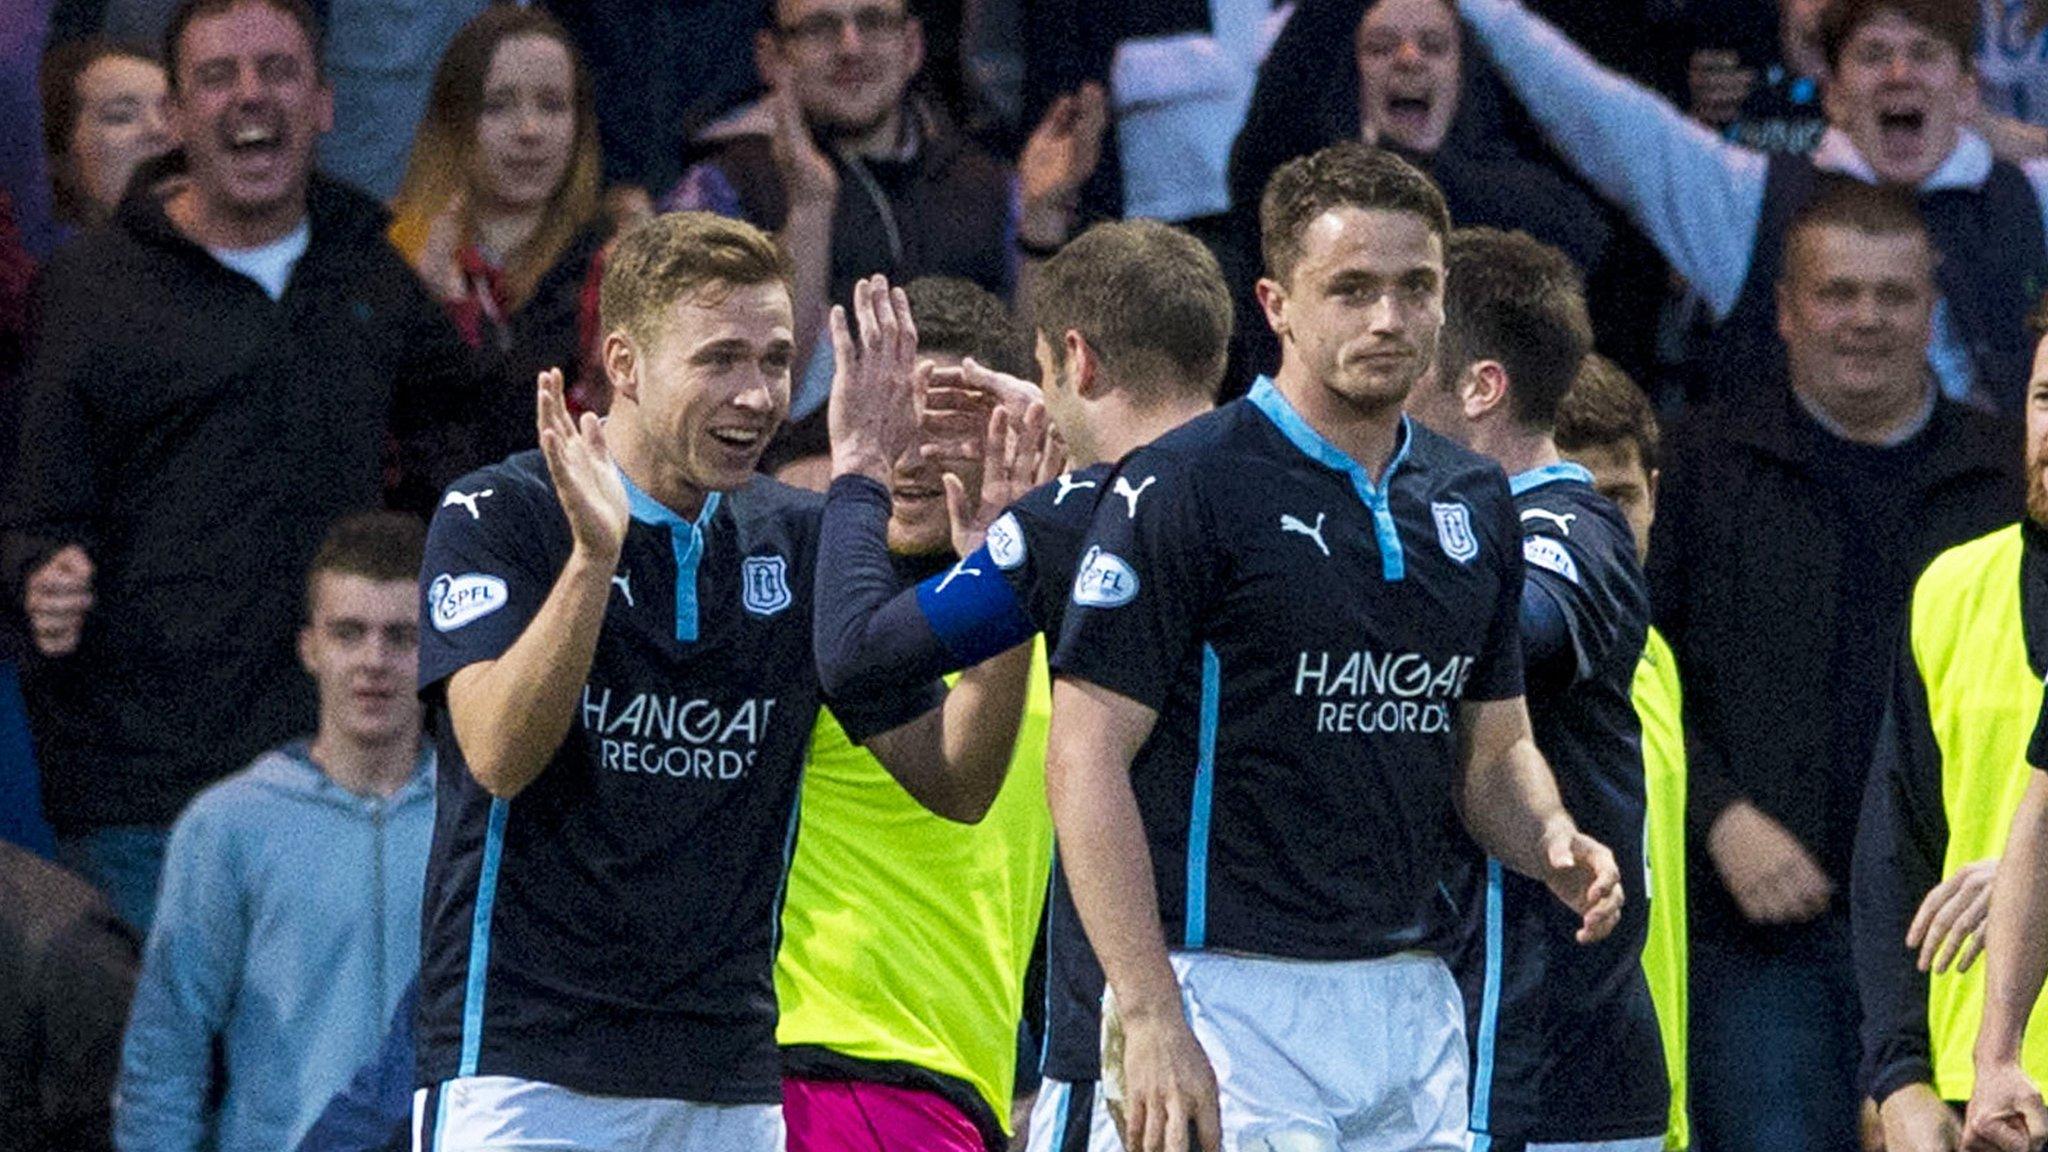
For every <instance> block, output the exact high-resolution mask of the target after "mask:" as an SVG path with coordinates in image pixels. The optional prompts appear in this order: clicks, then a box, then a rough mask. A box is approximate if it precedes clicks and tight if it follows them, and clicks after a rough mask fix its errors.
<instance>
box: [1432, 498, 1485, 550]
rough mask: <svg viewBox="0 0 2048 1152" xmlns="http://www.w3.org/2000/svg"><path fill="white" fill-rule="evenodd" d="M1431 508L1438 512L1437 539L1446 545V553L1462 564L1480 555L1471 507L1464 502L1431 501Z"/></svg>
mask: <svg viewBox="0 0 2048 1152" xmlns="http://www.w3.org/2000/svg"><path fill="white" fill-rule="evenodd" d="M1429 510H1430V511H1431V512H1433V513H1435V514H1436V539H1437V543H1439V544H1442V545H1443V546H1444V555H1446V556H1449V557H1450V558H1451V559H1453V560H1456V561H1457V562H1458V563H1460V564H1465V563H1469V562H1470V561H1471V559H1472V558H1473V557H1474V556H1477V555H1479V538H1478V537H1477V536H1474V535H1472V510H1471V509H1470V508H1467V507H1465V506H1464V505H1463V504H1438V503H1431V504H1430V506H1429Z"/></svg>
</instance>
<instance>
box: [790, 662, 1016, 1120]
mask: <svg viewBox="0 0 2048 1152" xmlns="http://www.w3.org/2000/svg"><path fill="white" fill-rule="evenodd" d="M1051 715H1052V693H1051V690H1050V687H1049V682H1048V680H1047V677H1046V671H1045V649H1044V645H1043V643H1042V642H1041V643H1040V645H1039V647H1038V649H1037V651H1036V653H1035V654H1034V657H1033V659H1032V668H1031V690H1030V696H1029V697H1028V699H1027V702H1026V705H1025V712H1024V723H1023V726H1022V728H1021V729H1019V731H1018V734H1017V751H1016V753H1015V756H1014V758H1013V759H1012V760H1011V762H1010V774H1009V778H1008V779H1007V780H1005V781H1004V783H1003V790H1002V793H1001V794H1000V795H998V796H997V797H996V802H995V805H994V806H993V807H991V808H990V809H989V812H988V816H987V817H986V818H984V819H983V820H982V822H981V823H979V824H975V825H972V826H968V825H964V824H956V823H954V822H952V821H950V820H943V819H940V818H939V817H937V816H934V815H932V814H931V813H929V812H927V811H925V810H924V808H923V807H921V806H920V805H919V804H918V803H917V801H915V800H913V799H911V798H910V795H909V793H907V792H905V791H903V789H902V787H901V786H899V785H898V784H897V783H896V781H895V780H894V779H893V778H892V777H890V775H889V773H888V771H887V770H886V769H884V768H883V767H882V765H881V764H880V763H879V762H878V761H876V759H875V758H874V757H873V756H871V755H869V754H868V753H867V751H866V750H865V749H863V748H861V747H859V746H858V745H856V744H854V743H853V742H852V741H850V740H849V739H847V736H846V731H845V729H843V728H841V727H840V726H839V721H838V720H837V719H835V718H834V717H833V716H832V714H831V713H830V712H829V711H823V712H820V713H819V714H818V723H817V727H816V728H815V729H814V730H813V731H812V733H811V748H810V760H809V762H808V764H807V765H806V767H805V769H804V782H803V817H802V819H803V825H802V828H801V830H800V831H799V832H798V835H797V848H796V856H795V858H794V860H792V861H791V864H790V871H789V891H788V896H787V899H786V901H785V902H784V904H783V909H782V949H781V951H780V952H779V953H778V954H777V955H776V958H775V994H776V998H777V999H778V1000H779V1001H780V1002H781V1006H782V1022H781V1025H780V1026H779V1027H778V1028H777V1029H776V1033H775V1038H776V1040H777V1041H778V1042H779V1043H781V1044H783V1045H797V1044H807V1045H816V1046H818V1047H822V1048H827V1049H830V1050H831V1051H833V1052H837V1053H839V1054H840V1055H843V1056H851V1057H854V1058H856V1059H861V1060H876V1061H891V1062H900V1063H905V1064H911V1065H914V1066H916V1067H918V1068H923V1069H926V1070H927V1071H932V1072H938V1073H941V1074H942V1075H946V1076H950V1077H952V1078H954V1079H956V1080H962V1081H965V1082H967V1083H969V1084H972V1085H973V1086H974V1087H975V1089H976V1090H977V1091H979V1092H980V1094H981V1096H982V1098H983V1099H984V1100H986V1101H987V1102H988V1105H989V1107H990V1108H991V1109H993V1110H994V1112H995V1114H996V1116H997V1117H998V1118H999V1119H1000V1120H1001V1121H1002V1123H1003V1125H1004V1127H1005V1128H1006V1129H1007V1128H1008V1126H1009V1118H1010V1094H1011V1090H1012V1088H1013V1087H1014V1085H1015V1083H1016V1072H1017V1069H1016V1063H1017V1021H1018V1019H1019V1017H1020V1016H1021V1014H1022V1011H1023V1002H1024V969H1025V966H1026V965H1027V964H1029V963H1030V960H1031V947H1032V944H1033V943H1034V942H1035V941H1036V939H1037V936H1038V921H1039V916H1040V914H1041V913H1042V911H1043V910H1044V906H1045V892H1046V882H1047V879H1048V876H1049V875H1050V871H1051V868H1052V816H1051V814H1050V812H1049V811H1048V809H1047V807H1046V800H1045V736H1046V727H1047V724H1048V722H1049V720H1050V718H1051Z"/></svg>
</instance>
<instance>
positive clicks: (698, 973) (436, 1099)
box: [415, 213, 1025, 1152]
mask: <svg viewBox="0 0 2048 1152" xmlns="http://www.w3.org/2000/svg"><path fill="white" fill-rule="evenodd" d="M602 297H603V298H602V303H601V310H602V312H603V317H604V327H605V329H606V332H607V335H606V337H605V342H604V348H603V362H604V366H605V371H606V375H607V376H608V378H609V379H610V381H611V384H612V388H613V391H614V395H615V400H614V404H613V407H612V415H611V419H610V420H609V421H608V422H602V423H601V422H600V421H599V420H598V419H597V418H596V417H595V416H592V415H587V414H586V415H585V416H584V417H583V418H582V420H581V422H580V424H578V423H575V422H572V421H571V420H570V417H569V414H568V411H567V409H566V407H565V406H564V403H563V399H562V381H561V374H560V373H559V372H548V373H544V374H543V376H542V378H541V384H540V389H539V401H538V431H539V439H540V443H541V449H540V451H539V452H537V453H522V454H520V455H517V456H513V457H511V458H510V459H508V460H506V461H505V462H503V463H501V464H498V465H496V466H493V467H490V468H486V469H484V470H482V471H480V472H477V473H475V474H473V475H471V476H470V477H469V478H467V479H466V480H464V481H462V482H459V483H458V484H457V485H456V487H455V488H453V489H452V490H450V491H449V493H448V494H447V497H446V498H445V500H444V501H443V504H442V507H441V509H440V512H439V514H438V515H437V517H436V518H435V521H434V524H433V526H432V528H431V530H430V533H429V539H428V547H427V560H426V564H425V566H424V567H423V569H422V576H421V579H422V583H423V588H422V592H423V594H424V603H423V604H422V611H423V618H424V621H425V623H426V624H427V625H428V627H427V628H426V629H425V630H424V644H423V647H422V651H421V655H420V680H421V694H422V696H423V697H424V698H425V699H426V700H427V701H428V702H429V704H430V705H432V706H433V710H434V712H435V724H434V728H435V736H436V742H437V745H438V747H439V751H440V757H441V772H440V793H439V808H438V812H437V818H436V827H435V837H434V848H433V855H432V859H431V861H430V863H429V867H428V878H427V896H426V909H427V910H426V912H425V914H424V922H425V923H424V927H423V932H424V939H425V944H424V948H423V956H422V962H421V964H422V974H421V1004H420V1024H419V1075H420V1083H421V1084H422V1086H423V1088H422V1091H421V1093H420V1095H419V1098H418V1101H417V1103H416V1105H415V1124H416V1127H417V1131H418V1137H417V1139H418V1141H419V1143H420V1146H421V1147H423V1148H427V1149H435V1150H440V1149H460V1148H483V1147H502V1146H503V1145H504V1143H505V1142H507V1141H512V1142H526V1141H530V1142H536V1143H538V1142H561V1143H564V1144H574V1145H575V1146H577V1147H586V1148H635V1149H657V1150H692V1152H694V1150H696V1149H723V1148H739V1147H745V1148H772V1149H780V1148H781V1147H782V1146H783V1142H784V1134H783V1120H782V1110H781V1104H780V1101H781V1098H782V1078H781V1068H780V1059H779V1055H778V1053H777V1051H776V1047H775V1000H774V983H773V976H772V970H773V964H774V954H775V944H776V936H777V928H778V921H777V912H778V904H779V901H780V896H781V890H782V885H783V882H784V879H785V875H786V869H787V864H788V858H789V852H790V848H791V842H792V838H793V837H794V835H795V832H796V796H797V785H798V778H799V774H800V770H801V765H802V758H803V750H804V746H805V744H806V742H807V741H808V739H809V736H810V733H811V729H812V723H813V721H814V719H815V717H816V714H817V709H818V707H819V704H820V698H821V695H823V694H822V693H821V692H820V690H819V686H818V684H817V682H816V679H815V677H814V676H812V675H810V674H808V673H809V672H810V671H811V670H812V669H813V667H814V665H813V663H812V661H811V659H810V653H811V647H812V636H811V622H812V617H811V604H812V580H813V578H814V575H815V572H816V559H817V534H818V527H819V523H818V521H819V513H820V503H819V501H818V500H817V498H816V497H814V496H809V495H806V494H803V493H799V492H797V491H795V490H793V489H789V488H787V487H785V486H783V485H780V484H777V483H775V482H774V481H772V480H769V479H767V478H765V477H760V476H756V475H755V474H754V472H753V468H754V464H755V461H756V459H757V458H758V457H759V455H760V451H761V448H762V446H763V445H765V444H766V443H767V442H768V439H769V437H770V436H771V435H773V433H774V431H775V427H776V424H777V423H778V422H779V421H780V420H781V418H782V415H783V413H784V411H785V409H786V406H787V403H788V397H789V366H790V361H791V358H792V345H793V341H792V338H791V334H790V324H791V320H790V295H789V268H788V264H787V262H786V260H785V258H784V257H783V256H782V254H781V253H780V252H779V251H778V250H777V248H776V246H775V244H774V242H773V241H772V240H770V239H769V238H768V237H767V236H765V235H763V234H762V233H761V232H759V231H758V230H756V229H754V228H752V227H750V226H748V225H745V224H740V223H736V222H732V221H726V220H721V219H718V218H715V217H710V216H706V215H701V214H694V213H679V214H672V215H668V216H663V217H660V218H658V219H656V220H654V221H651V222H649V223H648V224H646V225H643V226H642V227H640V228H639V229H637V230H635V231H634V232H632V233H631V234H629V235H628V236H627V237H626V238H625V239H624V240H622V241H621V242H620V244H619V247H618V249H617V250H616V253H615V255H614V258H613V259H612V261H611V262H610V264H609V266H608V268H607V269H606V272H605V278H604V284H603V288H602ZM854 303H855V308H856V311H859V312H861V313H862V314H863V315H872V314H874V313H876V312H885V313H888V314H890V315H891V316H892V317H899V318H901V320H902V322H903V324H905V325H907V312H908V306H907V305H906V303H905V302H904V300H903V297H902V294H901V293H900V292H899V293H888V292H886V291H880V292H878V291H877V289H876V287H875V286H874V285H873V284H870V283H867V282H863V283H862V285H861V286H860V288H859V289H858V290H857V291H856V293H855V300H854ZM834 324H835V327H839V328H842V329H843V327H844V325H845V317H844V314H843V313H841V312H838V311H837V310H835V312H834ZM864 339H865V337H864ZM871 350H872V351H873V352H874V353H875V354H876V355H877V356H881V357H886V358H891V359H900V358H901V357H902V356H903V354H904V349H903V346H902V344H901V343H900V342H895V341H890V340H881V341H878V342H877V343H876V344H874V345H872V346H871ZM845 395H846V399H847V401H848V404H849V407H850V408H852V409H854V410H856V411H860V410H864V409H865V407H866V406H867V405H870V404H880V405H882V406H884V407H885V408H886V409H887V410H888V411H889V412H890V413H895V412H897V411H898V410H900V409H903V408H908V407H911V406H910V405H906V404H904V403H903V398H902V397H901V396H899V395H897V394H896V393H895V392H894V391H891V392H887V393H879V394H877V393H869V392H866V391H864V390H862V389H848V390H845ZM860 447H862V445H859V444H853V445H849V448H848V450H849V452H850V453H856V454H857V452H858V449H859V448H860ZM860 463H861V465H862V467H864V468H868V467H871V468H874V469H876V470H878V471H880V472H881V473H882V474H883V475H886V474H887V469H888V466H889V463H890V461H889V460H887V459H881V460H876V459H873V458H872V457H869V456H861V457H860ZM1024 671H1025V669H1024V667H1023V666H1022V664H1021V662H1020V661H1017V660H1010V661H1002V662H995V663H992V664H990V665H987V666H984V667H982V668H977V669H975V670H973V671H971V672H969V673H968V674H967V675H966V676H965V677H963V678H962V679H961V681H960V684H959V686H958V687H957V688H956V689H955V690H954V691H953V692H952V694H951V695H950V696H948V697H946V698H945V700H944V703H943V706H941V703H940V689H939V688H938V686H936V685H927V686H920V688H919V690H916V691H908V692H902V693H896V694H893V695H892V696H889V697H886V698H880V699H877V698H865V699H862V700H844V699H838V698H836V697H829V699H830V702H831V703H832V705H833V708H834V712H835V714H836V715H837V716H838V717H839V719H840V721H841V722H842V723H843V724H844V725H845V726H846V729H847V731H848V733H849V734H850V735H851V736H852V737H853V738H854V739H856V740H858V741H861V742H862V743H864V744H866V745H867V746H868V747H869V748H871V749H873V750H874V751H875V752H876V754H877V755H878V756H879V757H880V758H881V760H882V762H883V763H884V764H885V765H887V766H888V767H889V769H890V771H891V772H892V774H894V775H895V776H896V777H897V779H898V780H899V781H901V782H902V783H903V785H904V787H905V788H907V789H908V790H909V791H910V792H911V793H912V794H913V795H915V796H917V797H918V798H919V799H920V800H921V801H922V802H924V803H925V804H926V805H927V806H929V807H931V808H932V809H933V810H934V811H936V812H939V813H940V814H941V815H945V816H948V817H952V818H956V819H963V820H971V819H974V818H975V817H977V816H978V815H980V813H981V812H983V811H985V810H986V808H987V806H988V802H989V798H990V797H992V796H993V795H994V794H995V792H996V789H997V788H999V787H1000V785H1001V782H1002V779H1003V774H1004V772H1005V770H1006V769H1007V766H1008V760H1009V754H1010V745H1011V740H1012V737H1013V736H1014V734H1015V731H1016V723H1017V715H1018V709H1019V707H1020V705H1021V697H1022V692H1023V673H1024Z"/></svg>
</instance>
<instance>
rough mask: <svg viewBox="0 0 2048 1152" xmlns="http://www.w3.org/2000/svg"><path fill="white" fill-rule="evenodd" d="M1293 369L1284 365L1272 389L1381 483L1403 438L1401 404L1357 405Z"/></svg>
mask: <svg viewBox="0 0 2048 1152" xmlns="http://www.w3.org/2000/svg"><path fill="white" fill-rule="evenodd" d="M1290 367H1292V365H1289V364H1286V363H1282V364H1281V366H1280V371H1279V373H1278V374H1277V375H1275V376H1274V377H1273V386H1274V387H1276V388H1278V389H1279V390H1280V394H1281V395H1282V396H1284V397H1286V398H1287V402H1288V403H1289V404H1291V405H1293V406H1294V411H1295V412H1296V413H1298V414H1299V415H1300V416H1301V418H1302V419H1303V420H1306V421H1308V426H1309V427H1311V428H1313V429H1315V430H1316V434H1317V435H1319V436H1321V437H1322V438H1323V439H1325V440H1328V441H1329V442H1330V443H1332V444H1334V445H1336V446H1337V450H1338V451H1340V452H1342V453H1344V454H1345V455H1346V456H1349V457H1351V459H1353V460H1354V461H1356V462H1357V463H1358V464H1359V465H1360V466H1361V467H1363V468H1364V469H1365V473H1366V475H1367V476H1368V477H1370V478H1371V479H1372V482H1373V483H1375V484H1378V483H1380V482H1381V481H1382V480H1383V479H1384V478H1385V477H1386V472H1387V465H1388V464H1389V463H1391V462H1392V461H1393V458H1394V449H1395V447H1396V444H1397V442H1398V441H1399V440H1400V438H1401V405H1400V403H1399V402H1398V401H1396V402H1394V403H1391V404H1376V405H1365V404H1359V403H1355V402H1353V401H1351V400H1349V399H1346V398H1345V397H1343V396H1341V395H1339V394H1338V393H1337V391H1336V390H1335V389H1333V388H1329V387H1326V386H1325V385H1324V384H1323V383H1322V381H1320V380H1317V379H1315V378H1314V377H1312V376H1310V375H1309V374H1308V373H1307V372H1305V371H1292V372H1290V371H1289V370H1288V369H1289V368H1290Z"/></svg>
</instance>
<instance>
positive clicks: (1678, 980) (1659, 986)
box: [1623, 628, 1692, 1149]
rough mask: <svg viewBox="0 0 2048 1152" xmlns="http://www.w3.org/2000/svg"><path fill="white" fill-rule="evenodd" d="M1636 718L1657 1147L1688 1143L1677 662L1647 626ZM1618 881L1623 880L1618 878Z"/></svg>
mask: <svg viewBox="0 0 2048 1152" xmlns="http://www.w3.org/2000/svg"><path fill="white" fill-rule="evenodd" d="M1633 695H1634V700H1635V706H1636V718H1637V719H1638V720H1640V721H1642V725H1643V790H1644V792H1645V794H1646V798H1647V800H1648V801H1649V803H1648V805H1647V812H1646V818H1647V820H1648V822H1649V827H1647V828H1646V829H1644V835H1643V860H1644V866H1645V868H1647V870H1648V871H1649V876H1648V877H1647V878H1646V879H1647V881H1648V883H1647V885H1646V887H1647V888H1648V890H1649V893H1650V936H1649V939H1648V940H1646V941H1645V942H1644V944H1643V975H1644V976H1646V977H1648V979H1649V982H1650V999H1651V1000H1652V1001H1654V1002H1655V1003H1656V1005H1657V1030H1658V1031H1659V1032H1661V1033H1663V1036H1664V1067H1665V1068H1666V1069H1667V1070H1668V1072H1669V1073H1670V1076H1671V1126H1670V1127H1669V1128H1668V1129H1666V1131H1665V1135H1664V1147H1666V1148H1670V1149H1679V1148H1685V1147H1688V1146H1689V1145H1690V1144H1691V1143H1692V1133H1691V1125H1690V1122H1689V1121H1688V1119H1687V1115H1686V1101H1685V1013H1686V1007H1685V973H1686V943H1685V723H1684V718H1683V717H1684V712H1683V708H1684V697H1683V693H1682V691H1681V689H1680V688H1679V683H1678V658H1677V657H1676V656H1674V655H1672V653H1671V645H1670V644H1668V643H1666V642H1665V640H1664V637H1663V635H1662V634H1661V633H1659V632H1658V631H1657V630H1656V629H1655V628H1652V629H1650V635H1649V639H1648V641H1647V642H1646V643H1645V644H1644V645H1643V658H1642V661H1641V662H1640V663H1638V664H1637V665H1636V679H1635V687H1634V693H1633ZM1623 881H1624V883H1626V882H1627V877H1623Z"/></svg>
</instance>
